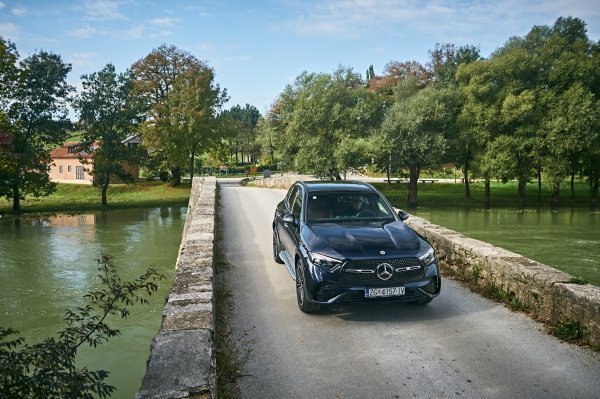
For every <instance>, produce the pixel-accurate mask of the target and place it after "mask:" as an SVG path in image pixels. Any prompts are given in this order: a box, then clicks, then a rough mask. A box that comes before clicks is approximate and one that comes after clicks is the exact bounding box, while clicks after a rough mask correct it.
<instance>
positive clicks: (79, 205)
mask: <svg viewBox="0 0 600 399" xmlns="http://www.w3.org/2000/svg"><path fill="white" fill-rule="evenodd" d="M190 189H191V184H189V183H187V184H180V185H179V186H175V187H173V186H171V184H169V183H163V182H161V181H158V182H154V181H153V182H139V183H135V184H111V185H110V187H109V189H108V206H107V207H103V206H102V204H101V199H100V194H101V192H100V189H98V188H97V187H92V186H88V185H80V184H66V183H58V184H57V187H56V191H55V192H54V193H52V194H50V195H49V196H47V197H39V198H34V197H27V198H25V199H24V200H21V213H31V212H81V211H93V210H102V209H123V208H150V207H160V206H187V203H188V199H189V197H190ZM11 213H12V201H8V200H6V199H5V198H1V199H0V215H1V214H11Z"/></svg>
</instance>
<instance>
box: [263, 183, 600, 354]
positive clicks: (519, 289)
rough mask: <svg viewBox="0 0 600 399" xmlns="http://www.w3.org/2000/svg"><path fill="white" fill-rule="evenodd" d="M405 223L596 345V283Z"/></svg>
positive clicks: (446, 262)
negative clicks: (581, 282)
mask: <svg viewBox="0 0 600 399" xmlns="http://www.w3.org/2000/svg"><path fill="white" fill-rule="evenodd" d="M296 180H302V177H301V176H284V177H281V178H278V177H275V178H269V179H263V180H257V181H256V183H255V184H256V185H258V186H262V187H274V188H289V187H290V186H291V185H292V184H293V183H294V182H295V181H296ZM406 223H407V224H408V225H409V226H411V227H412V228H413V229H414V230H415V231H417V232H418V233H419V234H421V235H422V236H424V237H426V238H427V240H429V241H430V242H431V244H432V245H433V246H434V248H435V250H436V252H437V254H438V257H439V258H440V261H441V264H442V269H446V271H447V272H450V273H452V274H455V275H458V276H459V277H461V278H462V279H469V280H471V281H475V282H476V284H478V285H479V286H480V287H482V288H484V289H486V288H489V287H490V286H493V287H495V288H496V289H498V290H501V291H502V292H503V293H505V294H506V295H509V296H510V297H511V298H514V299H516V300H518V301H519V303H520V304H523V305H526V306H528V307H529V308H530V309H532V310H533V311H534V312H535V313H536V315H537V317H538V319H540V321H544V322H548V323H550V324H552V325H555V324H559V323H568V322H579V324H580V325H581V326H582V327H583V328H584V329H585V330H586V331H587V333H588V337H587V338H588V340H589V342H590V344H592V345H600V287H597V286H595V285H590V284H585V285H579V284H573V283H570V281H572V278H573V277H572V276H571V275H569V274H567V273H564V272H561V271H558V270H556V269H554V268H552V267H550V266H547V265H544V264H542V263H539V262H536V261H534V260H531V259H529V258H526V257H524V256H522V255H519V254H516V253H514V252H510V251H507V250H505V249H503V248H500V247H496V246H494V245H492V244H488V243H485V242H483V241H479V240H475V239H473V238H469V237H465V236H464V235H462V234H460V233H457V232H455V231H452V230H449V229H446V228H444V227H442V226H438V225H435V224H433V223H429V222H428V221H427V220H425V219H422V218H419V217H415V216H411V217H410V218H409V219H408V220H407V222H406ZM450 273H449V274H450Z"/></svg>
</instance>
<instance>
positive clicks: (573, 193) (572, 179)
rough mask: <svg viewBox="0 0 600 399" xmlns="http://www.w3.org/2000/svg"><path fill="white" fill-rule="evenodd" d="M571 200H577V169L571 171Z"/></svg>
mask: <svg viewBox="0 0 600 399" xmlns="http://www.w3.org/2000/svg"><path fill="white" fill-rule="evenodd" d="M571 199H575V169H571Z"/></svg>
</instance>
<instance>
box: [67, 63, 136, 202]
mask: <svg viewBox="0 0 600 399" xmlns="http://www.w3.org/2000/svg"><path fill="white" fill-rule="evenodd" d="M81 80H82V85H83V90H82V92H81V94H80V95H79V96H78V97H77V99H76V100H75V102H74V106H75V108H76V110H77V111H78V112H79V116H80V122H81V126H82V128H83V129H84V134H83V137H84V144H83V149H84V150H86V151H88V152H90V153H93V168H92V170H91V173H92V176H93V177H94V183H93V184H94V185H95V186H97V187H100V188H101V190H102V205H103V206H106V205H108V201H107V197H106V193H107V191H108V187H109V185H110V182H111V179H112V178H113V177H118V178H119V179H120V180H121V181H131V180H133V177H132V176H131V174H130V173H129V172H128V171H127V170H126V169H125V168H124V166H125V163H127V164H129V165H135V164H137V163H139V156H138V150H137V148H135V147H133V148H129V147H127V146H126V145H124V144H123V141H124V140H125V139H126V138H127V137H128V136H130V135H133V134H136V133H137V126H138V125H139V123H141V121H142V116H143V111H144V108H143V104H142V103H141V102H139V101H138V98H137V97H135V96H133V91H132V88H133V82H132V80H131V76H130V75H129V73H127V72H126V73H121V74H117V73H116V72H115V67H114V66H113V65H112V64H107V65H106V66H105V67H104V68H102V70H100V71H99V72H94V73H92V74H90V75H83V76H82V77H81Z"/></svg>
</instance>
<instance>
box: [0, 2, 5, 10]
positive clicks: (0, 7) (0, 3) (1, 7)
mask: <svg viewBox="0 0 600 399" xmlns="http://www.w3.org/2000/svg"><path fill="white" fill-rule="evenodd" d="M4 7H6V4H4V3H3V2H1V1H0V10H2V9H3V8H4Z"/></svg>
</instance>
